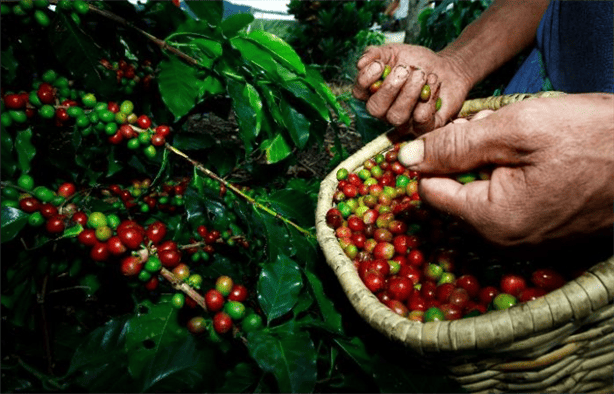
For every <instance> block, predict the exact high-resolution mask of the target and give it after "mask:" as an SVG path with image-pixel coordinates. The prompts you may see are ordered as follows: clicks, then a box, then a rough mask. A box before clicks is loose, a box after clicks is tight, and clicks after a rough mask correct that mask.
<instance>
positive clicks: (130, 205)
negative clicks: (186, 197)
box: [102, 178, 190, 213]
mask: <svg viewBox="0 0 614 394" xmlns="http://www.w3.org/2000/svg"><path fill="white" fill-rule="evenodd" d="M189 182H190V179H189V178H181V179H178V180H170V181H167V182H165V183H164V184H162V185H160V186H156V187H152V186H151V179H150V178H145V179H143V180H138V179H134V180H133V181H132V183H131V184H130V185H129V186H125V187H124V186H122V185H119V184H112V185H109V187H108V188H106V189H103V191H102V194H103V196H104V197H105V201H107V202H109V203H111V204H112V205H113V207H114V208H117V209H119V208H122V207H123V208H126V209H128V210H137V211H138V212H142V213H148V212H153V211H154V210H160V211H162V212H168V213H174V212H176V210H177V208H179V207H181V206H183V194H184V193H185V191H186V189H187V187H188V184H189Z"/></svg>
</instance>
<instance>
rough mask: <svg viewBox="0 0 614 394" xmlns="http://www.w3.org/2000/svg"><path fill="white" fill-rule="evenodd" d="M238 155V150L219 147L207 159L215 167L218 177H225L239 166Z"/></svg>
mask: <svg viewBox="0 0 614 394" xmlns="http://www.w3.org/2000/svg"><path fill="white" fill-rule="evenodd" d="M237 153H238V152H237V151H236V149H231V148H225V147H224V146H218V147H217V148H214V149H213V150H212V152H211V153H210V154H209V155H208V157H207V158H208V159H209V162H210V163H211V164H212V165H213V166H215V169H216V171H217V173H218V175H221V176H225V175H227V174H229V173H230V172H231V171H232V170H233V169H234V168H235V166H236V165H237V161H238V157H237Z"/></svg>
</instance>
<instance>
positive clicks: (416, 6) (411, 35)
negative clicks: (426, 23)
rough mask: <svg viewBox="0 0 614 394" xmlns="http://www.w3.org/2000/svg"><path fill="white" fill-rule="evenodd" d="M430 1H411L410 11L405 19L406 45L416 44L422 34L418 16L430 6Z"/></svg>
mask: <svg viewBox="0 0 614 394" xmlns="http://www.w3.org/2000/svg"><path fill="white" fill-rule="evenodd" d="M428 4H429V1H428V0H409V11H408V12H407V18H406V19H405V39H404V40H403V42H405V43H406V44H414V43H415V42H416V40H417V39H418V35H419V34H420V23H418V15H420V13H421V12H422V11H423V10H424V9H425V8H426V7H427V6H428Z"/></svg>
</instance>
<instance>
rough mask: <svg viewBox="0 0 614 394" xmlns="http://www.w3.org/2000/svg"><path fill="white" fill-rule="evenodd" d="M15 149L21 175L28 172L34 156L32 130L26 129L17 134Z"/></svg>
mask: <svg viewBox="0 0 614 394" xmlns="http://www.w3.org/2000/svg"><path fill="white" fill-rule="evenodd" d="M15 149H16V150H17V159H18V160H19V168H20V169H21V171H22V172H23V173H28V172H30V162H31V161H32V159H33V158H34V156H35V155H36V147H35V146H34V145H32V129H30V128H28V129H25V130H21V131H19V132H17V135H16V136H15Z"/></svg>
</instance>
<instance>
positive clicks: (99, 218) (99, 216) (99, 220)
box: [87, 212, 107, 228]
mask: <svg viewBox="0 0 614 394" xmlns="http://www.w3.org/2000/svg"><path fill="white" fill-rule="evenodd" d="M87 225H88V226H90V227H92V228H98V227H102V226H106V225H107V216H106V215H105V214H104V213H102V212H92V213H91V214H90V216H89V218H88V219H87Z"/></svg>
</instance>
